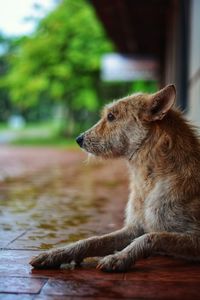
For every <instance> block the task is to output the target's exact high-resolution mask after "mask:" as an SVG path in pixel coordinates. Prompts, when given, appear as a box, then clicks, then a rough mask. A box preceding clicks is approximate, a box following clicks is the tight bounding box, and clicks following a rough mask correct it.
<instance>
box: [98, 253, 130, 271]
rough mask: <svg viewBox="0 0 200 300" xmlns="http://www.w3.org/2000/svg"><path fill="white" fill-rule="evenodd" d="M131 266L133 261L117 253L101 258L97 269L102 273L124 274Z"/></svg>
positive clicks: (125, 255)
mask: <svg viewBox="0 0 200 300" xmlns="http://www.w3.org/2000/svg"><path fill="white" fill-rule="evenodd" d="M132 265H133V261H131V260H130V258H129V257H128V254H125V253H120V252H119V253H116V254H113V255H108V256H105V257H104V258H102V259H101V260H100V262H99V264H98V266H97V269H100V270H102V271H104V272H124V271H127V270H128V269H130V267H131V266H132Z"/></svg>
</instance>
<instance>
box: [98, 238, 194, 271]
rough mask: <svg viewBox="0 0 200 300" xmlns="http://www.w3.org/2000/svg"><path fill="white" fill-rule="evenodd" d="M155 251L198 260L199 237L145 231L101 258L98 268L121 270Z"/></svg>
mask: <svg viewBox="0 0 200 300" xmlns="http://www.w3.org/2000/svg"><path fill="white" fill-rule="evenodd" d="M157 253H160V254H166V255H171V256H177V257H181V258H186V259H193V260H200V237H199V236H196V235H192V234H182V233H173V232H153V233H147V234H144V235H142V236H140V237H138V238H136V239H135V240H134V241H133V242H132V243H131V244H130V245H128V246H127V247H126V248H124V249H123V250H122V251H120V252H118V253H116V254H113V255H109V256H106V257H104V258H103V259H101V261H100V262H99V265H98V268H99V269H101V270H103V271H107V272H122V271H125V270H127V269H129V268H130V267H131V266H132V265H133V264H134V263H135V261H136V260H138V259H141V258H145V257H147V256H150V255H152V254H157Z"/></svg>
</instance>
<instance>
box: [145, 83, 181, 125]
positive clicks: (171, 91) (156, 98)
mask: <svg viewBox="0 0 200 300" xmlns="http://www.w3.org/2000/svg"><path fill="white" fill-rule="evenodd" d="M175 99H176V88H175V86H174V85H173V84H171V85H167V86H166V87H164V88H163V89H162V90H160V91H158V92H156V93H155V94H152V95H150V96H149V98H148V99H147V101H146V103H145V110H144V115H143V118H144V120H146V121H156V120H162V118H163V117H164V116H165V115H166V114H167V112H168V111H169V110H170V108H171V107H172V106H173V104H174V102H175Z"/></svg>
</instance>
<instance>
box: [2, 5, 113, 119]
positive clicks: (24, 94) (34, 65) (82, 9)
mask: <svg viewBox="0 0 200 300" xmlns="http://www.w3.org/2000/svg"><path fill="white" fill-rule="evenodd" d="M111 50H112V46H111V43H109V42H108V40H107V39H106V37H105V34H104V32H103V30H102V27H101V25H100V24H99V22H98V20H97V18H96V16H95V13H94V11H93V8H92V7H91V6H90V5H89V3H88V2H87V1H85V0H79V1H78V2H76V1H69V0H63V1H62V2H61V3H60V4H58V6H57V7H56V8H55V10H53V11H52V12H51V13H49V14H48V15H47V16H46V17H45V18H44V19H42V20H40V21H39V22H38V26H37V29H36V31H35V33H34V34H33V35H32V36H30V37H27V38H24V39H21V40H19V41H18V45H16V48H15V52H14V53H11V55H10V56H9V58H8V62H9V64H10V70H9V72H8V73H7V76H6V77H4V80H2V81H1V86H2V85H4V86H5V87H7V88H8V90H9V95H10V98H11V100H12V101H13V102H15V103H17V104H18V105H20V106H21V107H23V108H24V109H27V108H29V107H34V106H35V105H39V104H40V102H43V101H46V102H47V104H48V101H49V102H50V103H55V102H60V103H62V108H63V113H64V114H65V115H66V119H68V120H71V119H74V117H75V116H76V119H78V120H79V115H80V111H83V109H86V110H87V111H89V112H90V111H91V112H93V111H96V110H97V109H98V107H99V105H100V101H99V95H98V85H99V68H100V58H101V56H102V54H103V53H105V52H108V51H111ZM79 121H81V120H79Z"/></svg>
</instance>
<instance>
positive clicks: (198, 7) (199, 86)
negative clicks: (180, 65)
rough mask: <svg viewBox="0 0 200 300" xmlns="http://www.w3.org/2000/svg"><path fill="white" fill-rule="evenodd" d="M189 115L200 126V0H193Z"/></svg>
mask: <svg viewBox="0 0 200 300" xmlns="http://www.w3.org/2000/svg"><path fill="white" fill-rule="evenodd" d="M189 52H190V54H189V94H188V96H189V104H188V108H189V109H188V117H189V118H190V119H191V120H192V121H194V122H195V124H196V125H198V126H200V0H191V21H190V49H189Z"/></svg>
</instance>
